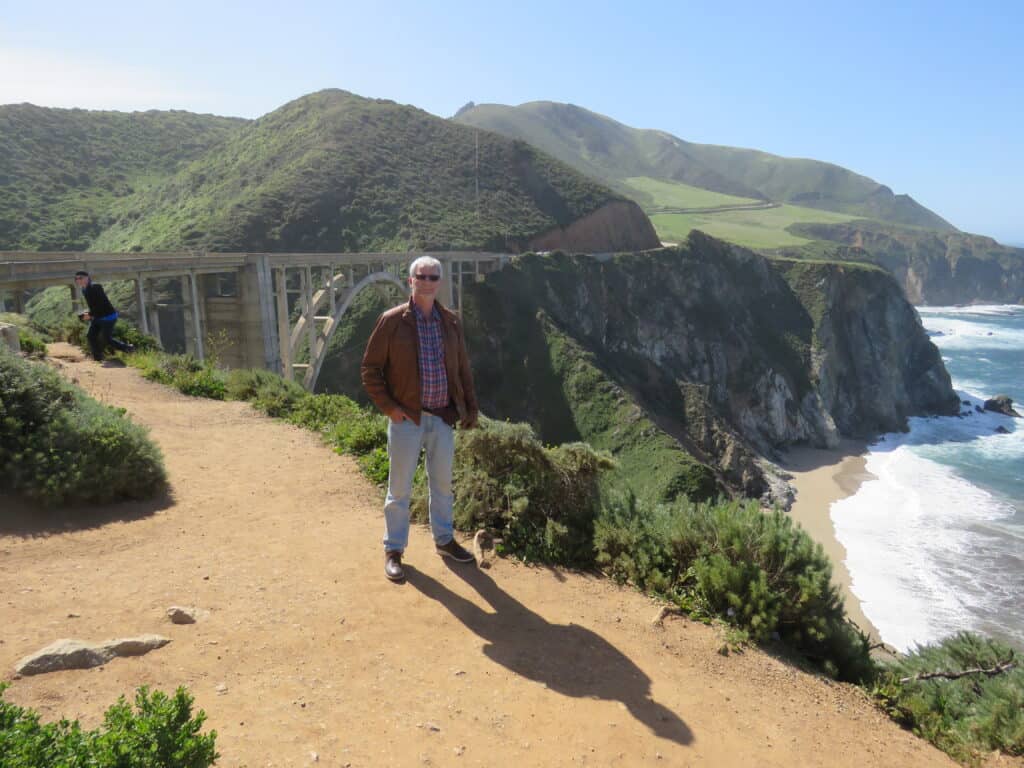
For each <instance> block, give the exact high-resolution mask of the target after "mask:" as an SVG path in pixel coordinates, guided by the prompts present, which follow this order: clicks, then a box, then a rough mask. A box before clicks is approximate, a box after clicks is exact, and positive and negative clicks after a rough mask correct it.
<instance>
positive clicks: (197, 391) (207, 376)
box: [171, 365, 227, 400]
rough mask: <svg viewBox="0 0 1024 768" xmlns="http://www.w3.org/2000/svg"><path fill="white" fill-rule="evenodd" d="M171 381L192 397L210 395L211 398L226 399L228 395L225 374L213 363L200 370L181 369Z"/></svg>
mask: <svg viewBox="0 0 1024 768" xmlns="http://www.w3.org/2000/svg"><path fill="white" fill-rule="evenodd" d="M171 383H172V384H173V385H174V386H175V387H177V389H178V390H180V391H181V392H183V393H184V394H186V395H190V396H192V397H208V398H210V399H211V400H224V399H225V398H226V397H227V385H226V384H225V381H224V374H223V372H221V371H220V370H218V369H216V368H214V367H213V366H211V365H204V366H203V367H202V368H200V369H199V370H198V371H184V370H182V371H179V372H178V373H176V374H175V376H174V378H173V379H172V380H171Z"/></svg>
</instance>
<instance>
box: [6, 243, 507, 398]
mask: <svg viewBox="0 0 1024 768" xmlns="http://www.w3.org/2000/svg"><path fill="white" fill-rule="evenodd" d="M424 255H428V254H427V253H425V252H409V253H333V254H332V253H206V252H183V253H131V254H108V253H71V252H58V253H36V252H26V251H6V252H0V310H3V309H5V308H6V309H9V310H12V311H15V312H22V311H24V304H25V297H26V296H27V295H28V294H29V292H30V291H32V290H34V289H39V288H44V287H48V286H53V285H64V286H68V288H69V305H68V313H69V316H70V315H71V313H72V311H80V309H81V308H82V306H83V303H82V297H81V296H80V294H79V292H78V290H77V288H76V287H75V285H74V281H73V279H72V278H73V276H74V273H75V272H76V271H78V270H85V271H87V272H89V273H90V274H91V275H92V278H93V279H94V280H95V281H96V282H102V283H110V282H113V281H117V280H131V281H133V283H134V286H135V300H136V304H137V318H136V319H137V323H138V325H139V327H140V328H141V330H142V331H143V332H145V333H149V334H152V335H153V336H155V337H156V338H157V339H158V340H160V342H161V345H163V343H164V336H165V335H168V334H167V332H165V333H163V334H162V333H161V324H162V323H163V324H164V325H165V326H166V325H167V324H168V323H169V318H180V321H182V325H183V328H182V331H183V336H184V347H185V350H186V351H187V352H189V353H191V354H193V355H195V356H196V357H197V358H199V359H200V360H202V359H205V357H206V356H207V354H208V351H209V349H208V347H209V345H210V343H211V341H212V340H218V342H214V343H217V347H218V349H217V357H218V361H219V362H221V363H223V364H225V365H227V366H229V367H239V368H266V369H269V370H272V371H275V372H278V373H280V374H282V375H283V376H284V377H286V378H288V379H293V380H296V381H300V382H301V383H302V384H303V386H304V387H305V388H306V389H308V390H310V391H313V389H314V388H315V387H316V382H317V377H318V376H319V374H320V369H321V367H322V365H323V362H324V360H325V358H326V356H327V348H328V345H329V343H330V340H331V337H332V336H333V335H334V332H335V330H337V328H338V326H339V325H340V324H341V322H342V320H343V319H344V317H345V315H346V313H347V312H348V310H349V309H350V307H351V306H352V302H353V300H354V299H355V298H356V296H358V295H359V294H360V293H361V292H363V291H364V290H367V289H368V288H371V287H373V286H378V285H394V286H396V287H398V288H399V289H400V290H402V291H403V292H406V293H407V292H408V285H407V283H406V280H405V277H406V275H407V274H408V269H409V264H411V263H412V262H413V260H415V259H416V258H417V257H419V256H424ZM429 255H431V256H433V257H435V258H437V259H438V260H439V261H440V262H441V263H442V265H443V267H444V280H442V282H441V290H440V292H439V296H440V298H441V301H442V302H443V303H444V304H445V306H448V307H451V308H452V309H454V310H455V311H457V312H458V311H461V308H462V288H463V285H464V284H465V282H466V281H479V280H483V279H484V277H485V275H486V274H487V273H489V272H492V271H494V270H497V269H500V268H501V266H502V264H504V262H505V261H506V260H507V259H508V258H509V256H508V254H503V253H485V252H462V251H450V252H436V251H432V252H430V253H429ZM158 280H172V281H180V284H179V287H180V294H179V295H180V296H181V300H180V302H176V301H170V302H169V301H167V300H166V299H164V300H158V298H157V293H156V291H155V283H154V281H158ZM175 293H176V294H177V293H178V292H175ZM219 341H224V342H226V343H219ZM303 353H305V359H303V360H302V361H301V362H300V361H299V358H300V357H301V356H303Z"/></svg>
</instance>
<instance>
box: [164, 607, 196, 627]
mask: <svg viewBox="0 0 1024 768" xmlns="http://www.w3.org/2000/svg"><path fill="white" fill-rule="evenodd" d="M167 617H168V618H169V619H170V620H171V623H172V624H195V623H196V609H195V608H186V607H183V606H180V605H172V606H171V607H170V608H168V609H167Z"/></svg>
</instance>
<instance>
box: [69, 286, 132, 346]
mask: <svg viewBox="0 0 1024 768" xmlns="http://www.w3.org/2000/svg"><path fill="white" fill-rule="evenodd" d="M75 285H77V286H78V287H79V289H81V291H82V297H83V298H84V299H85V303H86V304H88V305H89V311H88V312H83V313H82V314H81V315H79V317H81V318H82V320H86V321H88V323H89V332H88V333H87V334H86V336H87V338H88V339H89V349H91V350H92V357H93V360H95V361H96V362H97V363H102V362H103V353H104V351H105V350H106V348H107V347H113V348H114V349H116V350H118V351H119V352H134V351H135V347H133V346H132V345H131V344H125V343H124V342H123V341H121V340H120V339H115V338H114V323H116V322H117V310H116V309H114V305H113V304H111V303H110V299H108V298H107V292H106V291H104V290H103V286H102V285H100V284H99V283H94V282H93V281H92V279H91V278H90V277H89V273H88V272H82V271H79V272H75Z"/></svg>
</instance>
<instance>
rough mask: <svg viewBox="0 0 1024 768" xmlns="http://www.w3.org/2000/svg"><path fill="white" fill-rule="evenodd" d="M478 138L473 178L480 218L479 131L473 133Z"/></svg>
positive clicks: (477, 211)
mask: <svg viewBox="0 0 1024 768" xmlns="http://www.w3.org/2000/svg"><path fill="white" fill-rule="evenodd" d="M473 136H474V137H475V138H476V160H475V167H474V171H473V178H474V181H475V183H476V217H477V219H479V218H480V131H479V129H478V130H476V131H475V132H474V133H473Z"/></svg>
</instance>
